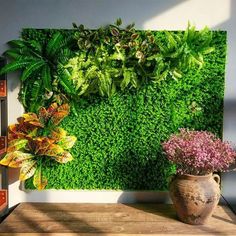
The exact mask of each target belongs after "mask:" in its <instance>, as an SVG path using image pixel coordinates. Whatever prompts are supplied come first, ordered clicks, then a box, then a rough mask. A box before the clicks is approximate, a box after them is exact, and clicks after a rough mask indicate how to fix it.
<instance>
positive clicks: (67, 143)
mask: <svg viewBox="0 0 236 236" xmlns="http://www.w3.org/2000/svg"><path fill="white" fill-rule="evenodd" d="M75 142H76V137H75V136H66V137H64V138H62V139H61V140H60V141H59V142H58V144H59V145H60V146H61V147H62V148H63V149H70V148H72V147H73V146H74V144H75Z"/></svg>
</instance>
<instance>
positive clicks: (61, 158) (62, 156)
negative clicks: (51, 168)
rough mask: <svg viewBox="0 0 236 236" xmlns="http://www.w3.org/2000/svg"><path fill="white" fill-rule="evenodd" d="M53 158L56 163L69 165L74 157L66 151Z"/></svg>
mask: <svg viewBox="0 0 236 236" xmlns="http://www.w3.org/2000/svg"><path fill="white" fill-rule="evenodd" d="M53 158H54V159H55V161H57V162H59V163H67V162H69V161H72V160H73V157H72V155H71V154H70V153H69V152H66V151H65V152H63V153H61V154H60V155H57V156H54V157H53Z"/></svg>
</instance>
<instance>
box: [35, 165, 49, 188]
mask: <svg viewBox="0 0 236 236" xmlns="http://www.w3.org/2000/svg"><path fill="white" fill-rule="evenodd" d="M33 184H34V186H35V188H36V189H37V190H43V189H44V188H45V186H46V185H47V184H48V180H47V178H46V177H45V176H43V175H42V168H41V167H39V168H37V170H36V171H35V174H34V179H33Z"/></svg>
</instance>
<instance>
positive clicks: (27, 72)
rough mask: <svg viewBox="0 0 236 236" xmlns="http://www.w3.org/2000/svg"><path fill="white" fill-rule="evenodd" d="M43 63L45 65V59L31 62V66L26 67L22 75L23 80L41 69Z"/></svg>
mask: <svg viewBox="0 0 236 236" xmlns="http://www.w3.org/2000/svg"><path fill="white" fill-rule="evenodd" d="M43 65H45V61H43V60H37V61H35V62H33V63H32V62H31V63H30V65H29V67H26V69H25V70H24V72H23V74H22V76H21V77H20V79H21V81H25V80H26V79H27V78H29V76H30V75H32V73H33V72H35V71H37V70H39V69H40V68H41V67H42V66H43Z"/></svg>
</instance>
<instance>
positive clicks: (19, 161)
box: [0, 151, 34, 168]
mask: <svg viewBox="0 0 236 236" xmlns="http://www.w3.org/2000/svg"><path fill="white" fill-rule="evenodd" d="M33 157H34V156H33V155H32V154H30V153H24V152H21V151H14V152H10V153H7V154H6V155H5V157H4V158H3V159H2V160H1V161H0V164H1V165H4V166H9V167H12V168H18V167H21V166H22V165H23V164H24V162H25V161H27V160H29V159H32V158H33Z"/></svg>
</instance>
